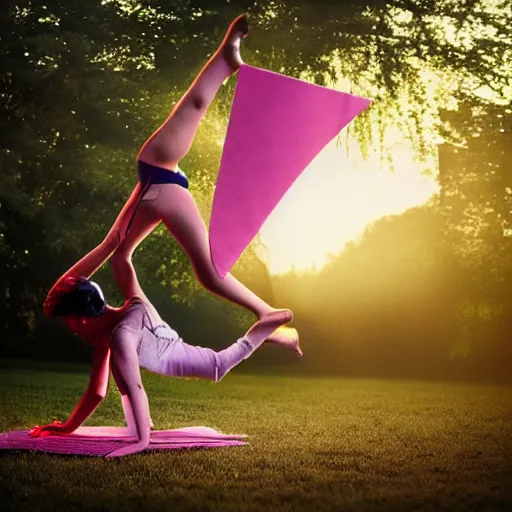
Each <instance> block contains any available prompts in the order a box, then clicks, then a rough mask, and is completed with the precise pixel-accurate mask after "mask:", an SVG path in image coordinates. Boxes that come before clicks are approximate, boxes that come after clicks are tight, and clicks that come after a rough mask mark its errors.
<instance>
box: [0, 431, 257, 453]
mask: <svg viewBox="0 0 512 512" xmlns="http://www.w3.org/2000/svg"><path fill="white" fill-rule="evenodd" d="M246 437H247V436H246V435H243V434H242V435H228V434H222V433H221V432H217V431H216V430H214V429H213V428H209V427H185V428H178V429H172V430H155V431H152V432H151V442H150V445H149V447H148V448H146V450H173V449H178V448H197V447H202V448H218V447H222V446H240V445H243V444H245V443H246V441H245V438H246ZM135 441H136V438H135V437H130V436H128V435H127V432H126V428H124V427H80V428H79V429H77V430H76V431H75V432H73V434H69V435H66V436H48V437H30V436H29V435H28V430H17V431H12V432H6V433H3V434H0V450H31V451H40V452H47V453H60V454H66V455H90V456H96V457H101V456H105V455H108V454H109V453H110V452H112V451H114V450H116V449H117V448H120V447H122V446H123V445H124V444H126V443H133V442H135Z"/></svg>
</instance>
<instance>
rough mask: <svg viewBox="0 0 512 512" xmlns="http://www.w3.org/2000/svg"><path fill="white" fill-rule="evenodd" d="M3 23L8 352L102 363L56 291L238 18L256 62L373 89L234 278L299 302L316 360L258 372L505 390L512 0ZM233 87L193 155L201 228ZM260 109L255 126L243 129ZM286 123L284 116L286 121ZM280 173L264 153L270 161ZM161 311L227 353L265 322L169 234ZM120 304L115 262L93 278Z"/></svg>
mask: <svg viewBox="0 0 512 512" xmlns="http://www.w3.org/2000/svg"><path fill="white" fill-rule="evenodd" d="M6 6H7V8H6V9H4V15H3V16H2V17H1V19H0V43H1V45H2V52H1V55H0V70H1V73H0V80H1V87H0V99H1V101H0V108H1V112H0V315H1V324H2V326H3V330H2V335H1V337H0V340H1V341H0V343H1V346H0V356H2V357H22V358H32V359H33V358H37V359H59V360H60V359H64V360H77V359H78V360H81V359H87V357H88V356H89V349H88V348H87V347H86V346H85V345H84V344H83V343H82V342H80V340H78V338H76V337H74V336H72V335H70V334H69V333H67V332H66V331H65V330H64V329H63V328H62V327H61V326H59V324H58V323H57V322H56V321H54V320H45V319H44V317H43V314H42V308H41V305H42V301H43V300H44V297H45V295H46V293H47V291H48V289H49V288H50V286H51V285H52V284H53V282H54V281H55V280H56V279H57V278H58V277H59V276H60V275H61V273H62V272H63V271H64V270H66V269H67V268H68V267H69V266H70V265H71V264H72V263H74V262H75V261H76V260H77V259H78V258H79V257H81V256H82V255H83V254H84V253H85V252H86V251H88V250H90V249H91V248H92V247H94V246H95V245H96V244H97V243H98V242H99V241H101V240H102V238H103V237H104V235H105V234H106V232H107V230H108V228H109V227H110V225H111V223H112V222H113V220H114V218H115V217H116V215H117V213H118V211H119V210H120V208H121V206H122V204H123V203H124V201H125V199H126V198H127V196H128V194H129V192H130V191H131V189H132V188H133V186H134V185H135V183H136V179H137V178H136V170H135V156H136V154H137V151H138V148H139V146H140V144H142V143H143V142H144V140H145V139H146V138H147V136H148V135H149V134H150V133H151V132H152V130H154V129H155V128H156V127H157V126H158V125H159V123H161V122H162V121H163V119H165V117H166V115H167V114H168V112H169V111H170V109H171V108H172V106H173V104H174V103H175V101H176V100H177V99H178V98H179V97H180V95H181V94H182V93H183V92H184V91H185V90H186V88H187V87H188V85H189V84H190V82H191V81H192V79H193V78H194V76H195V74H196V73H197V72H198V71H199V70H200V68H201V66H202V65H203V64H204V62H205V61H206V59H207V57H208V56H209V55H210V54H211V53H212V52H213V51H214V50H215V49H216V47H217V45H218V43H219V41H220V40H221V38H222V36H223V33H224V31H225V29H226V27H227V25H228V24H229V22H230V21H231V19H232V18H234V17H235V16H236V15H238V14H240V13H241V12H248V13H249V16H250V22H251V24H252V26H253V30H252V32H251V34H250V36H249V37H248V38H247V39H246V40H245V41H244V43H243V49H242V56H243V58H244V60H245V61H246V62H247V63H249V64H252V65H255V66H260V67H263V68H267V69H271V70H273V71H277V72H281V73H285V74H287V75H291V76H296V77H299V78H302V79H304V80H309V81H314V82H316V83H319V84H323V85H328V86H330V87H335V88H337V89H339V90H342V91H345V92H352V93H355V94H360V95H363V96H367V97H371V98H373V99H374V100H375V101H374V104H373V105H372V107H371V108H370V109H369V110H367V111H366V112H365V113H364V114H363V115H362V116H360V117H358V118H357V119H356V121H355V122H353V123H352V124H351V125H350V127H349V128H348V129H347V130H345V131H344V132H343V133H342V134H341V136H340V137H339V138H338V139H337V140H335V141H333V142H332V143H331V144H329V145H328V146H327V147H326V148H325V150H324V151H323V152H322V153H321V154H320V155H319V156H318V158H317V159H315V161H314V162H313V163H312V164H311V165H310V167H309V168H308V169H307V170H306V171H305V172H304V174H303V175H302V176H301V177H300V178H299V180H298V181H297V182H296V183H295V185H294V187H293V188H292V189H291V190H290V191H289V193H288V194H287V195H286V197H285V198H284V200H283V201H282V203H281V204H280V205H279V206H278V208H276V210H275V211H274V212H273V214H272V215H271V217H270V218H269V220H268V221H267V223H266V224H265V226H264V227H263V229H262V231H261V235H260V237H259V238H258V239H257V240H255V242H254V243H253V244H252V245H251V247H250V248H249V249H248V250H247V251H246V252H245V253H244V255H243V257H242V258H241V260H240V261H239V262H238V263H237V266H236V268H235V269H234V273H235V275H237V276H238V277H239V278H240V279H241V280H242V281H243V282H244V283H246V284H247V285H248V286H249V287H251V288H253V289H254V290H255V291H256V292H257V293H259V294H261V295H262V296H263V297H264V298H265V299H267V300H269V301H271V302H272V303H273V304H275V305H277V306H286V307H290V308H292V309H293V310H294V312H295V315H296V327H297V328H298V329H299V331H300V334H301V340H302V345H303V349H304V353H305V356H304V358H303V359H302V360H300V361H298V360H295V359H294V358H293V356H292V355H291V353H288V352H286V351H281V350H279V348H276V347H269V348H268V349H266V350H262V351H260V352H259V353H258V354H257V355H256V357H255V358H254V359H253V360H251V361H250V362H248V365H247V367H249V368H250V369H251V370H253V371H256V370H258V369H259V370H263V369H266V370H267V371H268V369H271V370H272V371H273V370H275V371H276V372H284V371H287V372H288V371H289V372H293V373H294V374H302V375H325V374H330V375H333V374H339V375H362V376H389V377H404V378H405V377H418V378H439V379H452V378H453V379H470V380H486V381H499V382H512V372H511V371H510V363H511V361H512V339H511V338H512V336H511V333H512V259H511V246H512V167H511V160H512V104H511V103H512V64H511V62H512V50H511V48H512V35H511V32H510V27H511V26H512V7H511V5H510V3H509V2H500V1H498V0H495V1H494V0H489V1H477V0H475V1H462V0H460V1H456V0H444V1H433V0H395V1H383V0H366V1H364V0H357V1H356V0H352V1H339V0H338V1H318V0H316V1H314V2H313V1H279V0H276V1H269V0H262V1H259V2H257V4H256V3H254V2H249V1H215V0H208V1H206V0H204V1H173V2H168V1H166V2H164V1H161V0H148V1H141V2H137V1H131V0H125V1H122V0H119V1H109V0H103V1H101V2H100V1H95V2H83V1H77V0H66V1H65V2H51V3H50V2H48V3H44V2H31V1H25V2H24V1H7V3H6ZM235 84H236V78H232V79H230V80H229V81H227V82H226V84H225V85H224V87H223V88H222V90H221V92H220V93H219V96H218V98H217V100H216V101H215V103H214V104H213V105H212V107H211V109H210V110H209V112H208V115H207V118H206V119H205V120H204V122H203V123H202V125H201V127H200V130H199V133H198V135H197V138H196V141H195V144H194V145H193V147H192V150H191V152H190V153H189V155H188V156H187V158H186V160H184V161H183V164H182V168H183V169H184V170H185V171H186V172H187V174H188V176H189V178H190V181H191V192H192V193H193V194H194V196H195V198H196V200H197V201H198V203H199V204H200V207H201V210H202V212H203V214H204V216H205V219H208V217H209V212H210V206H211V200H212V197H213V191H214V185H215V180H216V175H217V170H218V164H219V160H220V155H221V151H222V145H223V141H224V136H225V131H226V126H227V121H228V118H229V110H230V105H231V100H232V96H233V91H234V86H235ZM249 122H250V120H249ZM277 122H279V120H278V119H276V123H277ZM269 165H271V162H270V163H269ZM134 262H135V266H136V269H137V271H138V274H139V276H140V281H141V283H142V285H143V286H144V288H145V290H146V291H147V293H148V295H149V296H150V298H151V299H152V300H153V301H154V303H155V305H156V306H157V307H158V308H159V310H160V311H161V313H162V316H164V318H165V319H166V320H167V321H168V322H169V323H171V324H172V325H173V326H174V327H175V328H176V329H177V330H178V331H179V332H180V335H181V336H182V337H183V338H184V339H185V340H187V341H189V342H193V343H197V344H206V345H209V346H213V347H220V346H223V345H225V344H227V343H230V342H232V341H234V339H235V336H237V335H239V334H240V332H241V331H242V330H244V329H245V328H246V327H247V326H248V325H250V323H251V321H252V318H251V316H250V315H248V314H247V313H246V312H244V311H242V310H241V308H238V307H237V306H234V305H232V304H229V303H227V302H225V301H223V300H220V299H217V298H215V297H212V296H211V295H209V294H208V293H207V292H204V291H203V290H202V289H200V287H199V285H198V284H197V283H196V282H195V279H194V276H193V274H192V272H191V268H190V265H189V262H188V260H187V259H186V257H185V256H184V254H182V252H181V249H180V248H179V246H178V245H177V243H176V242H175V241H174V240H172V238H171V237H170V235H169V234H168V233H167V232H166V231H165V230H164V229H161V228H160V229H159V230H157V232H156V233H154V234H153V235H151V236H150V237H149V238H148V239H147V240H146V241H145V242H144V244H143V245H142V246H141V247H140V249H139V250H138V252H137V253H136V255H135V257H134ZM97 280H98V281H99V282H100V284H101V285H102V286H103V287H104V289H105V291H106V294H107V297H109V298H111V302H112V303H113V304H120V303H121V300H120V296H119V294H118V292H117V290H116V287H115V284H114V282H113V278H112V276H111V272H110V269H109V268H108V266H107V267H106V268H105V269H103V270H102V271H101V272H100V274H99V275H98V276H97Z"/></svg>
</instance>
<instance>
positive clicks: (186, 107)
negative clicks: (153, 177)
mask: <svg viewBox="0 0 512 512" xmlns="http://www.w3.org/2000/svg"><path fill="white" fill-rule="evenodd" d="M248 32H249V27H248V25H247V17H246V16H245V15H242V16H239V17H238V18H236V19H235V20H234V21H233V22H232V23H231V25H230V27H229V28H228V31H227V32H226V36H225V37H224V40H223V41H222V43H221V44H220V46H219V48H218V49H217V51H216V52H215V54H214V55H213V56H212V57H211V58H210V59H209V60H208V62H207V63H206V65H205V66H204V67H203V69H202V70H201V72H200V73H199V75H198V76H197V78H196V79H195V80H194V82H193V83H192V85H191V86H190V88H189V89H188V90H187V92H186V93H185V94H184V95H183V97H182V98H181V100H180V101H179V102H178V103H177V104H176V106H175V107H174V109H173V110H172V112H171V114H170V115H169V117H168V118H167V120H166V121H165V122H164V123H163V124H162V126H160V128H159V129H158V130H156V132H155V133H153V135H151V137H150V138H149V139H148V140H147V141H146V142H145V144H144V145H143V146H142V148H141V150H140V152H139V155H138V157H137V158H138V159H140V160H142V161H144V162H146V163H149V164H153V165H158V166H160V167H164V168H166V169H169V170H176V167H177V165H178V162H179V161H180V160H181V159H182V158H183V157H184V156H185V155H186V153H187V151H188V150H189V148H190V146H191V144H192V141H193V139H194V136H195V134H196V131H197V127H198V126H199V123H200V121H201V119H202V118H203V116H204V114H205V113H206V110H207V109H208V106H209V105H210V103H211V102H212V101H213V99H214V98H215V95H216V94H217V91H218V90H219V88H220V86H221V85H222V83H223V82H224V80H226V78H228V77H229V76H230V75H232V74H233V73H234V72H236V71H237V70H238V68H239V67H240V66H241V64H242V59H241V58H240V53H239V47H240V40H241V39H242V38H244V37H246V36H247V33H248Z"/></svg>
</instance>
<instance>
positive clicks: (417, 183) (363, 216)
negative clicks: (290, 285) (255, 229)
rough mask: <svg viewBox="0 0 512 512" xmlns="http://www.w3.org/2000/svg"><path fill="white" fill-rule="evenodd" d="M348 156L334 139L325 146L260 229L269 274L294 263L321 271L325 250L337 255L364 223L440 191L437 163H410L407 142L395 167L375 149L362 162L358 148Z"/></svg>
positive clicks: (395, 153) (397, 150)
mask: <svg viewBox="0 0 512 512" xmlns="http://www.w3.org/2000/svg"><path fill="white" fill-rule="evenodd" d="M351 153H353V154H349V155H348V157H347V154H346V150H345V148H344V147H336V141H332V142H331V143H330V144H328V145H327V146H326V147H325V148H324V150H323V151H322V152H321V153H320V154H319V155H318V156H317V158H316V159H315V160H314V161H313V162H312V163H311V164H310V166H309V167H308V168H307V169H306V170H305V171H304V173H303V174H302V175H301V176H300V177H299V178H298V180H297V181H296V182H295V183H294V185H293V186H292V188H291V189H290V190H289V191H288V193H287V194H286V196H285V197H284V198H283V199H282V201H281V202H280V203H279V204H278V206H277V207H276V209H275V210H274V211H273V212H272V214H271V216H270V217H269V218H268V219H267V221H266V223H265V224H264V226H263V227H262V229H261V232H260V233H261V239H262V242H263V243H264V244H265V245H266V247H267V249H268V252H267V253H266V255H265V256H264V260H265V261H267V262H268V264H269V270H270V272H271V273H272V274H279V273H285V272H287V271H289V270H290V269H291V268H292V266H295V269H296V270H305V269H308V268H312V267H313V266H315V268H316V269H317V270H319V269H320V268H321V267H322V265H323V264H324V263H325V262H326V261H327V256H328V254H329V253H331V254H336V253H339V252H340V251H341V250H342V249H343V246H344V245H345V243H346V242H348V241H350V240H355V239H356V238H357V237H358V235H360V234H361V233H362V232H363V230H364V228H365V226H366V225H367V224H368V223H369V222H372V221H374V220H376V219H378V218H380V217H383V216H385V215H390V214H399V213H401V212H404V211H405V210H407V209H408V208H411V207H413V206H416V205H420V204H423V203H425V202H426V201H427V200H428V199H429V198H430V197H431V196H432V195H433V194H434V193H436V192H437V191H438V185H437V183H436V181H435V177H434V176H426V175H424V174H422V170H424V169H425V168H427V167H428V168H430V169H436V168H437V167H436V163H435V162H428V163H427V164H425V163H423V164H418V163H417V162H414V158H413V151H412V148H411V147H410V146H409V145H408V144H407V143H405V142H402V143H396V144H395V145H394V147H393V156H394V159H395V162H394V169H390V168H389V167H386V166H385V165H383V164H382V163H381V161H380V156H379V154H378V152H374V153H373V154H372V155H371V156H370V158H369V159H368V160H366V161H365V160H363V159H362V158H361V157H360V156H359V152H358V151H352V152H351Z"/></svg>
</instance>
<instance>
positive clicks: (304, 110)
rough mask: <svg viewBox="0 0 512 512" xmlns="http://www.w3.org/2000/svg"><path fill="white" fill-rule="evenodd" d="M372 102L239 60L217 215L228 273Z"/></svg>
mask: <svg viewBox="0 0 512 512" xmlns="http://www.w3.org/2000/svg"><path fill="white" fill-rule="evenodd" d="M370 102H371V101H370V100H368V99H366V98H361V97H359V96H354V95H352V94H346V93H342V92H339V91H335V90H333V89H329V88H326V87H321V86H319V85H315V84H310V83H307V82H303V81H302V80H297V79H296V78H291V77H287V76H284V75H280V74H278V73H274V72H271V71H266V70H263V69H259V68H256V67H253V66H248V65H243V66H242V67H241V68H240V71H239V75H238V82H237V85H236V90H235V97H234V99H233V105H232V108H231V115H230V119H229V124H228V130H227V134H226V141H225V143H224V149H223V153H222V158H221V163H220V169H219V175H218V178H217V185H216V188H215V195H214V199H213V206H212V215H211V219H210V249H211V253H212V260H213V264H214V265H215V268H216V270H217V272H218V274H219V275H220V276H221V277H224V276H225V275H226V273H227V272H229V270H230V269H231V267H232V266H233V265H234V263H235V262H236V260H237V259H238V258H239V257H240V255H241V254H242V252H243V251H244V249H245V248H246V247H247V245H248V244H249V243H250V242H251V240H252V239H253V238H254V236H255V235H256V234H257V233H258V231H259V229H260V228H261V226H262V225H263V223H264V222H265V220H266V219H267V217H268V216H269V215H270V213H271V212H272V210H273V209H274V208H275V207H276V206H277V204H278V203H279V201H280V200H281V198H282V197H283V196H284V194H285V193H286V192H287V190H288V189H289V188H290V187H291V185H292V184H293V182H294V181H295V180H296V179H297V178H298V177H299V175H300V174H301V173H302V172H303V171H304V169H305V168H306V167H307V166H308V164H309V163H310V162H311V161H312V160H313V159H314V158H315V157H316V155H317V154H318V153H319V152H320V151H321V150H322V149H323V148H324V147H325V146H326V145H327V144H328V143H329V142H330V141H331V140H332V139H333V138H334V137H335V136H336V135H337V134H338V133H339V132H340V131H341V130H342V128H344V127H345V126H346V125H347V124H348V123H350V121H352V119H354V117H356V116H357V115H358V114H359V113H361V112H362V111H363V110H364V109H365V108H366V107H367V106H368V105H369V104H370Z"/></svg>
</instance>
